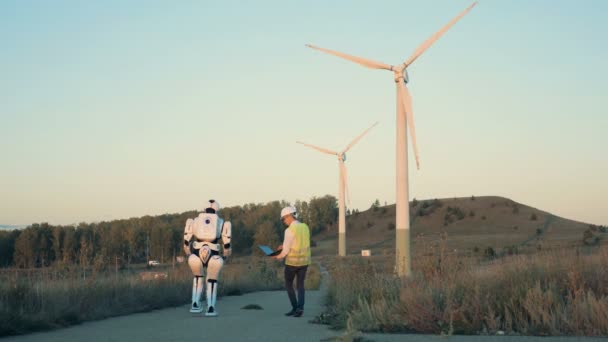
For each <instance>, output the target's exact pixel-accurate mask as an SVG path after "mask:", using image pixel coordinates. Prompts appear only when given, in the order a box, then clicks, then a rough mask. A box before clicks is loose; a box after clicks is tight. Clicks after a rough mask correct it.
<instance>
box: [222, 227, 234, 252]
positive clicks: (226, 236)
mask: <svg viewBox="0 0 608 342" xmlns="http://www.w3.org/2000/svg"><path fill="white" fill-rule="evenodd" d="M231 235H232V223H230V221H225V222H224V225H223V227H222V244H223V247H224V257H229V256H230V255H231V254H232V248H231V246H230V238H231Z"/></svg>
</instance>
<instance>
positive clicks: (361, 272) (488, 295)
mask: <svg viewBox="0 0 608 342" xmlns="http://www.w3.org/2000/svg"><path fill="white" fill-rule="evenodd" d="M392 258H393V257H391V256H386V257H385V256H381V257H375V258H361V257H355V256H352V257H351V256H349V257H347V258H344V259H335V258H333V259H326V260H325V261H324V262H325V263H327V264H328V265H329V267H328V269H329V272H330V278H331V284H330V285H329V293H328V297H327V312H325V313H324V314H323V315H321V317H319V318H318V319H317V321H319V322H321V323H327V324H331V325H332V326H333V327H335V328H347V329H348V330H349V331H362V332H416V333H431V334H448V335H450V334H481V335H494V334H502V333H504V334H521V335H539V336H545V335H574V336H606V335H608V287H606V284H608V264H607V263H606V260H608V247H605V246H604V247H598V248H595V249H593V250H592V252H589V253H582V252H581V250H580V249H575V248H573V249H570V250H561V251H549V252H539V253H536V254H533V255H511V256H505V257H503V258H500V259H494V260H491V261H488V260H487V259H486V258H479V259H475V258H466V257H462V256H460V257H459V256H457V255H449V254H448V253H447V252H446V249H441V248H440V249H439V250H438V251H437V253H436V254H435V255H432V256H424V257H420V258H419V259H416V260H413V263H412V264H413V275H412V277H410V278H409V279H406V280H404V281H401V280H400V279H399V278H397V277H396V276H395V275H394V274H393V272H392V269H390V266H387V265H394V260H393V259H392ZM345 264H348V267H345Z"/></svg>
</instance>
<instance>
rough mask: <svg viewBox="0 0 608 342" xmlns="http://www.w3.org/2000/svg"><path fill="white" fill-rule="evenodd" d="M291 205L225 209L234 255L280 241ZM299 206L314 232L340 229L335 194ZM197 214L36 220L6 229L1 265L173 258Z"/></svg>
mask: <svg viewBox="0 0 608 342" xmlns="http://www.w3.org/2000/svg"><path fill="white" fill-rule="evenodd" d="M287 205H288V203H287V202H285V201H272V202H268V203H265V204H256V203H251V204H245V205H243V206H234V207H226V208H222V209H221V210H220V216H221V217H222V218H224V219H225V220H229V221H231V222H232V246H233V253H234V254H235V255H250V254H252V253H258V249H257V248H255V246H257V245H258V244H264V245H271V246H275V245H277V244H280V242H281V241H282V238H283V231H284V229H285V227H284V226H283V223H282V222H281V220H280V217H279V216H280V212H281V209H282V208H283V207H285V206H287ZM294 205H295V207H296V209H297V211H298V218H299V219H300V220H301V221H303V222H306V223H307V224H308V225H309V227H310V229H311V234H312V235H315V234H317V233H319V232H321V231H324V230H332V229H335V227H336V221H337V216H338V205H337V199H336V198H335V197H334V196H331V195H326V196H323V197H313V198H312V199H310V200H309V201H308V202H306V201H300V200H298V201H296V202H295V203H294ZM197 215H198V212H197V211H187V212H183V213H178V214H164V215H159V216H144V217H139V218H130V219H122V220H114V221H108V222H106V221H104V222H98V223H84V222H83V223H80V224H78V225H66V226H62V225H58V226H54V225H50V224H48V223H36V224H32V225H30V226H28V227H27V228H25V229H19V230H11V231H0V267H19V268H36V267H48V266H52V265H66V266H68V265H80V266H83V267H89V266H96V267H104V265H114V264H115V263H119V264H120V265H121V266H124V265H126V264H131V263H142V262H145V261H147V260H150V259H155V260H159V261H161V263H162V262H168V261H170V260H172V258H173V257H174V256H178V255H183V251H182V240H183V233H184V232H183V230H184V225H185V222H186V220H187V219H188V218H194V217H196V216H197Z"/></svg>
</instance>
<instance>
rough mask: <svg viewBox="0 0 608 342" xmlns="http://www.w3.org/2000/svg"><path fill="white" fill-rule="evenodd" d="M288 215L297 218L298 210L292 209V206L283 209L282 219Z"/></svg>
mask: <svg viewBox="0 0 608 342" xmlns="http://www.w3.org/2000/svg"><path fill="white" fill-rule="evenodd" d="M287 215H293V216H294V217H295V216H296V208H295V207H292V206H287V207H285V208H283V210H281V219H283V217H285V216H287Z"/></svg>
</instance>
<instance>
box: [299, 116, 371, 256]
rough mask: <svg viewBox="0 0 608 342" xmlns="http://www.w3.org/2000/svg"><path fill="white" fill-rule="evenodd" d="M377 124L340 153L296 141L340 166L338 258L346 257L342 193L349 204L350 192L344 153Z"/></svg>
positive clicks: (344, 215)
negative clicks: (324, 154)
mask: <svg viewBox="0 0 608 342" xmlns="http://www.w3.org/2000/svg"><path fill="white" fill-rule="evenodd" d="M377 124H378V123H377V122H376V123H374V124H373V125H371V126H370V127H369V128H368V129H366V130H365V131H363V133H361V134H360V135H359V136H358V137H356V138H355V139H353V141H351V142H350V143H349V144H348V145H346V147H345V148H344V149H343V150H342V151H341V152H335V151H331V150H328V149H325V148H322V147H318V146H315V145H310V144H307V143H303V142H301V141H297V143H298V144H302V145H304V146H308V147H310V148H313V149H315V150H317V151H320V152H323V153H327V154H332V155H335V156H337V157H338V163H339V166H340V182H339V183H340V187H339V193H338V207H339V211H338V255H339V256H345V255H346V213H345V210H344V193H345V192H346V195H347V198H348V202H349V203H350V192H349V191H348V171H347V169H346V165H345V164H344V162H345V161H346V152H348V150H350V148H351V147H353V145H355V144H356V143H357V142H358V141H359V140H361V138H363V136H364V135H366V134H367V132H369V131H370V130H371V129H372V128H374V126H376V125H377Z"/></svg>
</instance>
